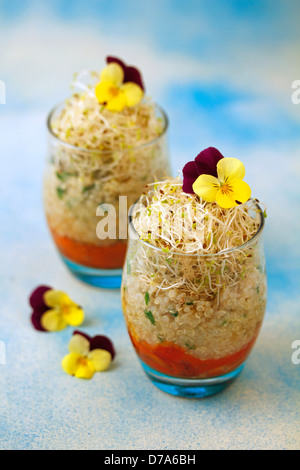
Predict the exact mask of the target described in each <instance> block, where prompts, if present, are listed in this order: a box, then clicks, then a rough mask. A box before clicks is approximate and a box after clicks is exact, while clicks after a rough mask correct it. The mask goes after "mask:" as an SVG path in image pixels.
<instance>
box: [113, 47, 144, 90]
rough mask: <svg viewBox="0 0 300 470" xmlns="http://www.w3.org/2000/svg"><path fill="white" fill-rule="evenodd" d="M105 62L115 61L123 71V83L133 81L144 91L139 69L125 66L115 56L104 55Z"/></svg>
mask: <svg viewBox="0 0 300 470" xmlns="http://www.w3.org/2000/svg"><path fill="white" fill-rule="evenodd" d="M106 62H107V64H110V63H111V62H116V63H117V64H118V65H120V66H121V67H122V69H123V72H124V81H123V83H126V82H133V83H136V84H137V85H138V86H139V87H140V88H141V89H142V90H143V91H144V92H145V86H144V83H143V79H142V75H141V73H140V71H139V70H138V69H137V68H136V67H132V66H131V65H130V66H127V65H126V64H125V63H124V62H123V61H122V60H121V59H118V58H117V57H111V56H109V57H106Z"/></svg>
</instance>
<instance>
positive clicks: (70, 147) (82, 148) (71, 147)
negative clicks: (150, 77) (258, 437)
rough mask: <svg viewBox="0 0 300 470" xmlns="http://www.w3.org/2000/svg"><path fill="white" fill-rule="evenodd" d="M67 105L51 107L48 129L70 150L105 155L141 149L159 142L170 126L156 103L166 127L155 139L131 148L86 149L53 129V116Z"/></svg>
mask: <svg viewBox="0 0 300 470" xmlns="http://www.w3.org/2000/svg"><path fill="white" fill-rule="evenodd" d="M64 105H65V103H64V102H61V103H59V104H57V105H56V106H55V107H54V108H52V109H51V111H50V112H49V113H48V116H47V119H46V124H47V130H48V133H49V135H50V136H51V138H53V139H54V140H55V141H57V142H58V143H59V144H61V145H63V146H64V147H67V148H68V149H70V150H74V151H76V152H86V153H89V154H90V153H93V154H98V155H104V154H112V153H114V152H122V153H123V152H129V151H130V152H132V151H133V150H140V149H143V148H146V147H150V146H151V145H153V144H155V143H156V142H159V140H160V139H161V138H162V137H163V136H164V135H165V134H166V133H167V130H168V128H169V118H168V115H167V113H166V111H165V110H164V109H163V108H162V107H161V106H160V105H158V104H157V103H154V107H155V109H156V110H158V111H159V112H160V113H161V115H162V117H163V119H164V128H163V132H162V133H161V134H160V135H159V136H158V137H155V139H152V140H149V142H145V143H143V144H140V145H137V146H135V147H131V148H130V149H116V150H99V149H86V148H84V147H77V146H76V145H72V144H69V143H68V142H65V141H64V140H62V139H60V138H59V137H58V136H57V135H56V134H55V133H54V131H53V129H52V126H51V121H52V118H53V116H54V114H55V112H56V111H57V110H58V109H59V108H60V107H63V106H64Z"/></svg>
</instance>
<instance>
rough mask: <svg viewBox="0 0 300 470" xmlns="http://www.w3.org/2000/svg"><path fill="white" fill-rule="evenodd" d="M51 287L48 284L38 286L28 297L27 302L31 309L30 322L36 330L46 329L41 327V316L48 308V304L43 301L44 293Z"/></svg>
mask: <svg viewBox="0 0 300 470" xmlns="http://www.w3.org/2000/svg"><path fill="white" fill-rule="evenodd" d="M51 289H52V287H49V286H39V287H37V288H36V289H35V290H34V291H33V292H32V294H31V295H30V298H29V303H30V305H31V307H32V309H33V312H32V315H31V322H32V325H33V326H34V328H35V329H36V330H38V331H46V330H45V328H43V327H42V324H41V318H42V316H43V314H44V313H45V312H46V311H47V310H49V307H48V305H46V304H45V302H44V294H45V292H47V291H48V290H51Z"/></svg>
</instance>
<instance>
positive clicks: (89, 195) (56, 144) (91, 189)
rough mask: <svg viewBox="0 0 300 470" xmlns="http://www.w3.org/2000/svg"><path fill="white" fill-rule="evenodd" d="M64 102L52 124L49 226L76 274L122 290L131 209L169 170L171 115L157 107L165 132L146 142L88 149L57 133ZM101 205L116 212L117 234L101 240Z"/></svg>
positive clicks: (47, 196)
mask: <svg viewBox="0 0 300 470" xmlns="http://www.w3.org/2000/svg"><path fill="white" fill-rule="evenodd" d="M63 106H64V105H61V106H58V107H57V108H55V109H54V110H53V111H52V112H51V113H50V115H49V117H48V123H47V127H48V137H49V151H48V158H47V167H46V171H45V176H44V207H45V213H46V218H47V222H48V225H49V229H50V232H51V234H52V237H53V240H54V243H55V244H56V247H57V249H58V251H59V253H60V255H61V257H62V259H63V261H64V262H65V264H66V265H67V267H68V268H69V269H70V270H71V272H72V273H73V274H74V275H75V276H77V277H78V278H79V279H81V280H82V281H85V282H87V283H89V284H92V285H95V286H98V287H106V288H117V287H120V284H121V276H122V267H123V263H124V260H125V255H126V249H127V231H126V230H125V233H124V219H125V229H126V227H127V217H128V212H127V207H130V206H131V205H132V204H133V203H134V202H135V201H136V200H137V199H138V198H139V197H140V195H141V193H142V192H143V191H144V189H145V185H146V184H148V183H152V182H153V181H154V180H155V178H162V177H164V176H165V175H166V174H168V173H169V172H170V167H169V149H168V141H167V129H168V118H167V116H166V114H165V112H164V111H163V110H162V109H161V108H160V107H158V106H156V113H157V117H158V118H159V119H160V122H162V123H163V132H162V133H161V134H160V135H159V137H157V138H156V139H154V140H152V141H150V142H147V143H146V144H143V145H140V146H136V147H134V148H131V149H124V150H116V151H113V152H111V151H98V150H89V149H85V148H79V147H76V146H73V145H70V144H68V143H66V142H63V141H62V140H60V139H59V138H58V137H57V136H56V135H55V134H54V132H53V130H52V123H53V122H54V121H55V118H56V117H57V116H59V114H60V113H61V110H62V109H63ZM120 196H126V197H127V206H126V207H124V203H123V205H122V207H121V206H119V197H120ZM100 205H101V207H104V208H107V210H108V211H109V208H110V209H111V208H112V209H114V211H115V213H114V215H115V220H116V230H115V232H116V235H115V236H114V237H113V238H106V239H100V238H99V236H98V235H97V233H96V230H97V225H98V223H99V220H100V219H99V216H97V215H96V211H97V208H98V206H100ZM103 205H104V206H103ZM98 215H99V214H98ZM100 215H104V214H100ZM121 225H122V227H121V232H122V233H120V230H119V229H120V226H121Z"/></svg>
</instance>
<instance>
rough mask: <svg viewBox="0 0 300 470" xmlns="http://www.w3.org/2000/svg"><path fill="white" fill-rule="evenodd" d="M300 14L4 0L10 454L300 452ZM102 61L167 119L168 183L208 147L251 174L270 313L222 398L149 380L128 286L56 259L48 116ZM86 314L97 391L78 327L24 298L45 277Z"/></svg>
mask: <svg viewBox="0 0 300 470" xmlns="http://www.w3.org/2000/svg"><path fill="white" fill-rule="evenodd" d="M299 15H300V6H299V4H298V3H297V2H296V1H289V2H287V1H284V0H260V1H258V0H255V1H252V2H246V1H238V0H227V1H215V0H210V1H209V2H204V1H199V0H187V1H186V0H160V1H159V0H153V1H151V2H140V1H137V0H122V1H120V0H109V1H108V0H98V1H96V0H85V1H79V0H73V1H68V0H51V1H49V0H45V1H40V0H35V1H34V0H20V1H19V0H1V1H0V49H1V61H0V79H1V80H4V81H5V83H6V86H7V104H6V105H0V156H1V170H0V171H1V192H0V198H1V219H0V220H1V230H0V250H1V257H0V270H1V282H0V299H1V306H0V340H1V341H4V342H5V345H6V365H1V364H0V448H1V449H118V448H121V449H205V448H210V449H229V448H240V449H245V448H247V449H248V448H249V449H254V448H259V449H263V448H269V449H270V448H276V449H294V448H297V447H298V448H299V447H300V414H299V410H300V397H299V393H300V364H299V365H298V366H297V365H293V364H292V362H291V354H292V352H293V350H292V349H291V344H292V341H294V340H296V339H300V306H299V305H300V303H299V298H300V295H299V278H300V276H299V260H300V249H299V246H300V245H299V231H300V213H299V212H300V211H299V201H300V189H299V188H300V184H299V175H300V163H299V162H300V104H299V105H295V104H292V102H291V94H292V89H291V84H292V82H293V81H294V80H296V79H300V54H299V45H300V44H299V43H300V41H299V39H300V30H299V24H298V23H299ZM107 54H111V55H117V56H120V57H122V58H123V59H124V60H126V61H127V62H130V63H133V64H136V65H138V66H139V67H140V68H141V69H142V70H143V73H144V77H145V81H146V85H147V91H148V93H149V94H151V95H152V96H153V98H154V99H155V100H156V101H158V102H159V103H160V104H161V105H162V106H163V107H164V108H165V109H166V110H167V112H168V115H169V117H170V121H171V127H170V136H169V137H170V147H171V152H172V165H173V170H174V174H176V173H177V171H179V170H180V169H181V168H182V166H183V164H184V163H185V162H186V161H188V160H191V159H193V158H194V157H195V156H196V155H197V153H198V152H199V151H200V150H202V149H203V148H205V147H207V146H210V145H213V146H216V147H217V148H219V149H220V150H221V152H222V153H223V154H224V155H225V156H234V157H237V158H240V159H241V160H242V161H243V162H244V163H245V165H246V169H247V178H246V180H247V182H248V183H249V184H250V186H251V188H252V191H253V194H254V195H255V196H256V197H258V198H259V199H260V200H262V201H264V202H265V203H266V205H267V209H268V218H267V225H266V230H265V247H266V254H267V266H268V276H269V302H268V311H267V315H266V318H265V322H264V325H263V328H262V332H261V335H260V337H259V339H258V342H257V345H256V347H255V349H254V351H253V353H252V355H251V356H250V359H249V360H248V363H247V367H246V368H245V370H244V372H243V373H242V375H241V377H240V378H239V379H238V381H237V382H236V383H235V384H234V385H233V386H232V387H231V388H229V389H228V390H226V391H225V392H224V393H223V394H221V395H218V396H215V397H213V398H210V399H206V400H202V401H197V400H185V399H177V398H174V397H171V396H168V395H166V394H164V393H162V392H160V391H159V390H157V389H156V388H155V387H153V386H152V385H151V384H150V383H149V382H148V380H147V379H146V377H145V376H144V374H143V372H142V370H141V368H140V366H139V364H138V361H137V359H136V356H135V354H134V352H133V350H132V347H131V344H130V342H129V339H128V335H127V332H126V329H125V325H124V321H123V317H122V311H121V304H120V298H119V292H108V291H100V290H95V289H93V288H90V287H88V286H85V285H83V284H80V283H79V282H78V281H76V280H75V279H74V278H72V277H71V276H70V275H69V274H68V273H67V271H66V270H65V268H64V266H63V265H62V264H61V262H60V260H59V258H58V256H57V254H56V251H55V248H54V247H53V244H52V241H51V239H50V237H49V234H48V231H47V228H46V225H45V220H44V216H43V208H42V202H41V183H42V173H43V167H44V160H45V155H46V131H45V118H46V115H47V112H48V111H49V109H50V108H51V107H52V106H53V105H54V104H55V103H56V102H59V101H60V100H62V99H63V98H65V97H66V96H67V95H68V94H69V88H68V83H69V82H70V80H71V78H72V75H73V72H75V71H79V70H81V69H85V68H91V69H99V70H101V68H102V66H103V63H104V57H105V56H106V55H107ZM40 283H46V284H50V285H52V286H55V287H57V288H61V289H64V290H66V291H67V292H68V293H69V294H70V295H71V296H73V298H74V299H76V300H77V301H78V303H80V304H81V305H83V306H84V307H85V309H86V313H87V319H86V321H85V324H84V325H83V327H82V329H84V330H86V331H87V332H89V333H91V334H96V333H104V334H107V335H109V336H110V337H111V338H112V339H113V340H114V342H115V345H116V349H117V352H118V355H117V359H116V362H115V363H114V366H113V368H112V369H111V370H110V371H109V372H107V373H105V374H97V375H96V376H95V377H94V379H93V380H92V381H90V382H82V381H79V380H76V379H73V378H72V377H69V376H67V375H65V374H64V373H63V372H62V370H61V367H60V362H61V358H62V357H63V356H64V355H65V354H66V352H67V343H68V340H69V337H70V335H71V332H72V330H70V329H69V330H65V331H63V332H61V333H57V334H48V335H45V334H39V333H37V332H35V331H34V330H33V329H32V327H31V325H30V323H29V313H30V311H29V308H28V304H27V297H28V294H29V292H30V291H31V290H32V289H33V288H34V287H35V286H36V285H38V284H40Z"/></svg>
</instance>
